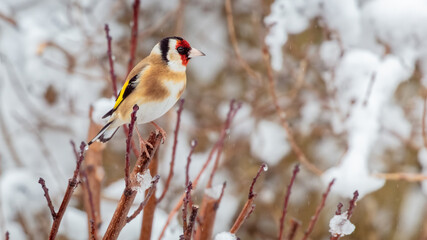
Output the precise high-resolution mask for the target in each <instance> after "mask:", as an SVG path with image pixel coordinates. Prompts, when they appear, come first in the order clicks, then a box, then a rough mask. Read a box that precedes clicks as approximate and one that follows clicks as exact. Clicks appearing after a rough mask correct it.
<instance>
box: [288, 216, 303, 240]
mask: <svg viewBox="0 0 427 240" xmlns="http://www.w3.org/2000/svg"><path fill="white" fill-rule="evenodd" d="M299 226H301V223H300V222H299V221H297V220H295V219H291V230H290V231H289V233H288V236H287V237H286V240H293V239H294V237H295V236H296V233H297V230H298V227H299Z"/></svg>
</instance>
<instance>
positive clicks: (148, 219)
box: [139, 151, 159, 240]
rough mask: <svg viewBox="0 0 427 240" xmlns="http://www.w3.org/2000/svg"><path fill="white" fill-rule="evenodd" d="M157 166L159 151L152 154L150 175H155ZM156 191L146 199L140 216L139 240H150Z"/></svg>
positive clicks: (146, 193) (155, 204)
mask: <svg viewBox="0 0 427 240" xmlns="http://www.w3.org/2000/svg"><path fill="white" fill-rule="evenodd" d="M158 165H159V151H157V152H156V153H155V154H154V157H153V160H151V164H150V166H149V170H150V173H151V174H152V175H155V174H157V172H158V171H157V170H158ZM156 189H157V188H154V191H153V195H152V196H151V198H150V199H148V202H147V205H146V206H145V207H144V212H143V214H142V223H141V224H142V225H141V233H140V234H139V239H140V240H150V239H151V233H152V231H153V220H154V212H155V211H156V206H157V199H156ZM147 196H148V190H147V191H145V197H147Z"/></svg>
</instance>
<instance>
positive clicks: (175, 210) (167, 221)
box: [158, 101, 235, 240]
mask: <svg viewBox="0 0 427 240" xmlns="http://www.w3.org/2000/svg"><path fill="white" fill-rule="evenodd" d="M232 103H233V104H234V101H232ZM233 108H235V107H234V105H233ZM229 111H232V109H230V110H229ZM234 115H235V114H234ZM234 115H233V117H234ZM228 121H229V122H230V123H231V122H232V118H230V119H229V120H227V119H226V121H225V122H228ZM228 128H229V127H227V124H226V123H224V126H223V129H222V132H223V131H225V129H228ZM226 132H228V131H226ZM225 137H226V134H224V135H221V136H220V138H219V139H218V141H217V142H216V143H215V144H214V146H213V147H212V149H211V151H210V152H209V156H208V159H207V160H206V162H205V164H204V165H203V166H202V168H201V169H200V171H199V173H198V175H197V176H196V178H195V179H194V180H193V187H194V188H196V186H197V183H198V181H199V179H200V178H201V176H202V174H203V172H204V171H205V170H206V168H207V166H208V165H209V163H210V162H211V160H212V157H213V154H214V153H215V152H216V151H217V149H218V146H219V143H220V142H221V141H224V138H225ZM184 197H185V193H184V194H182V195H181V198H180V199H179V200H178V202H177V204H176V205H175V207H174V208H173V209H172V210H171V211H170V212H169V216H168V218H167V220H166V223H165V225H164V226H163V229H162V232H161V233H160V236H159V238H158V239H159V240H161V239H162V238H163V236H164V234H165V232H166V229H167V227H168V226H169V223H170V222H171V221H172V219H173V217H174V216H175V214H176V213H177V212H178V211H179V209H180V208H181V205H182V203H183V200H184Z"/></svg>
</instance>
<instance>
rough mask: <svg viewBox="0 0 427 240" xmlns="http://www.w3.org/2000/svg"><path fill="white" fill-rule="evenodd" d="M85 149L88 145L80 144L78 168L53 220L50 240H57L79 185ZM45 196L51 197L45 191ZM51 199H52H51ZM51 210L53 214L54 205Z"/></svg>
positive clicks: (70, 180) (69, 182)
mask: <svg viewBox="0 0 427 240" xmlns="http://www.w3.org/2000/svg"><path fill="white" fill-rule="evenodd" d="M71 144H72V145H73V146H75V145H74V142H71ZM85 147H86V144H85V143H84V142H82V143H81V144H80V154H79V158H78V160H77V164H76V168H75V169H74V173H73V177H72V178H71V179H69V180H68V186H67V190H66V191H65V195H64V198H63V200H62V203H61V206H60V207H59V210H58V212H57V213H56V214H55V218H54V219H53V223H52V228H51V230H50V234H49V240H53V239H55V237H56V234H57V233H58V230H59V226H60V224H61V220H62V217H63V216H64V213H65V210H66V209H67V207H68V203H69V202H70V200H71V196H72V195H73V192H74V189H75V188H76V187H77V185H78V181H77V176H78V174H79V171H80V166H81V164H82V162H83V159H84V155H83V153H84V150H85ZM41 180H42V181H41V182H40V180H39V183H40V184H42V183H43V184H42V188H43V185H44V180H43V179H41ZM45 188H46V186H45ZM46 189H47V188H46ZM43 190H44V191H45V189H43ZM45 194H47V195H48V196H49V194H48V193H47V191H45ZM46 199H48V197H46ZM49 199H50V197H49ZM48 205H49V200H48ZM49 208H50V210H51V213H52V209H53V205H51V206H49Z"/></svg>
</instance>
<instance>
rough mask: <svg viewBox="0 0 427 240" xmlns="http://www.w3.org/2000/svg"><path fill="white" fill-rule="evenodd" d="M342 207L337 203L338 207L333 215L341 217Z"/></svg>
mask: <svg viewBox="0 0 427 240" xmlns="http://www.w3.org/2000/svg"><path fill="white" fill-rule="evenodd" d="M343 206H344V205H343V204H342V203H338V205H337V211H335V215H341V213H342V207H343Z"/></svg>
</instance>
